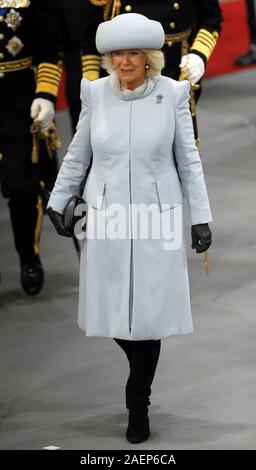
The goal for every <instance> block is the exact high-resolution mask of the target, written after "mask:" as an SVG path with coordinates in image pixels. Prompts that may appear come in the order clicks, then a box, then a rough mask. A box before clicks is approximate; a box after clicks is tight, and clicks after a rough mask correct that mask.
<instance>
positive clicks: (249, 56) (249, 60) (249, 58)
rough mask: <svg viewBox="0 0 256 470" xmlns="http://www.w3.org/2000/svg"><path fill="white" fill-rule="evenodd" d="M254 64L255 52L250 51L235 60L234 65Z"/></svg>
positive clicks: (255, 62)
mask: <svg viewBox="0 0 256 470" xmlns="http://www.w3.org/2000/svg"><path fill="white" fill-rule="evenodd" d="M252 64H256V50H255V51H254V50H252V49H250V50H249V51H248V52H246V53H245V54H243V55H241V56H240V57H238V58H237V59H236V60H235V65H240V66H241V65H252Z"/></svg>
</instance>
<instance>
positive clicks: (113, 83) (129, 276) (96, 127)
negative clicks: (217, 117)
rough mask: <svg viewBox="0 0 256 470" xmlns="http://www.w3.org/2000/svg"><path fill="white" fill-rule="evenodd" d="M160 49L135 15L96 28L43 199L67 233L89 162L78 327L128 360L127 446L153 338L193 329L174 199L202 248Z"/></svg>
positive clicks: (141, 411) (185, 136)
mask: <svg viewBox="0 0 256 470" xmlns="http://www.w3.org/2000/svg"><path fill="white" fill-rule="evenodd" d="M163 44H164V32H163V29H162V26H161V25H160V23H158V22H156V21H152V20H149V19H147V18H146V17H144V16H142V15H138V14H132V13H129V14H124V15H119V16H117V17H116V18H114V19H113V20H111V21H108V22H105V23H102V24H101V25H100V26H99V28H98V31H97V35H96V45H97V48H98V50H99V52H100V53H103V54H105V59H104V60H105V66H106V68H107V70H108V72H109V73H110V75H109V76H108V77H106V78H102V79H100V80H96V81H94V82H89V81H87V80H85V79H84V80H82V84H81V99H82V112H81V115H80V119H79V123H78V127H77V132H76V134H75V136H74V138H73V141H72V143H71V145H70V147H69V149H68V153H67V155H66V156H65V158H64V160H63V163H62V166H61V169H60V172H59V175H58V178H57V181H56V183H55V187H54V189H53V191H52V194H51V197H50V200H49V203H48V214H49V216H50V218H51V220H52V222H53V223H54V225H55V227H56V229H57V231H58V233H59V234H62V235H67V236H70V231H68V230H67V229H66V227H65V223H64V217H63V212H64V209H65V207H66V205H67V203H68V201H69V200H70V197H72V196H74V195H75V194H78V192H79V188H80V184H81V181H82V180H83V177H84V175H85V172H86V169H87V168H88V166H89V164H90V161H91V158H92V167H91V170H90V173H89V175H88V178H87V181H86V185H85V189H84V192H83V199H84V200H85V202H86V203H87V214H86V233H84V235H85V237H84V240H83V242H82V243H83V246H82V254H81V261H80V286H79V312H78V324H79V327H80V328H81V329H82V330H84V331H85V333H86V335H87V336H105V337H111V338H114V339H115V341H116V342H117V343H118V344H119V345H120V346H121V347H122V348H123V350H124V351H125V353H126V355H127V357H128V359H129V364H130V376H129V379H128V382H127V385H126V406H127V408H128V410H129V425H128V428H127V431H126V437H127V439H128V440H129V441H130V442H142V441H143V440H145V439H147V438H148V436H149V433H150V430H149V420H148V415H147V412H148V405H149V404H150V400H149V396H150V393H151V384H152V381H153V377H154V374H155V369H156V366H157V362H158V358H159V354H160V343H161V338H165V337H168V336H172V335H177V334H184V333H190V332H192V331H193V325H192V319H191V309H190V295H189V282H188V271H187V257H186V246H185V237H184V227H183V222H182V207H183V197H184V195H185V197H186V199H187V202H188V206H189V212H190V219H191V225H192V247H193V248H195V249H196V251H197V252H203V251H205V250H207V249H208V248H209V246H210V244H211V232H210V229H209V227H208V222H210V221H211V220H212V217H211V211H210V207H209V201H208V196H207V190H206V186H205V181H204V175H203V169H202V164H201V160H200V157H199V154H198V151H197V148H196V146H195V142H194V134H193V127H192V120H191V115H190V111H189V89H190V85H189V82H187V81H184V82H181V83H179V82H176V81H174V80H172V79H170V78H168V77H164V76H162V75H161V69H162V68H163V66H164V58H163V54H162V52H161V51H160V49H161V47H162V46H163ZM79 227H80V228H81V225H79V224H78V226H77V227H76V229H75V230H76V232H75V233H77V231H78V228H79ZM82 233H83V232H82ZM80 236H81V233H80ZM80 238H81V237H80Z"/></svg>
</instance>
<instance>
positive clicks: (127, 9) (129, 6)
mask: <svg viewBox="0 0 256 470" xmlns="http://www.w3.org/2000/svg"><path fill="white" fill-rule="evenodd" d="M124 9H125V11H127V13H130V11H132V7H131V5H125V7H124Z"/></svg>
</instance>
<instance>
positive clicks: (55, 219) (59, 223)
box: [46, 207, 73, 237]
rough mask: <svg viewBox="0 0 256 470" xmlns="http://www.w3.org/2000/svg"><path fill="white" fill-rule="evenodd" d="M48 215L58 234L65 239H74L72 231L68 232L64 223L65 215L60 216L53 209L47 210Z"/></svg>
mask: <svg viewBox="0 0 256 470" xmlns="http://www.w3.org/2000/svg"><path fill="white" fill-rule="evenodd" d="M46 213H47V215H49V217H50V220H51V222H52V223H53V225H54V227H55V229H56V232H57V233H58V234H59V235H62V236H63V237H72V236H73V233H72V232H71V231H70V230H67V229H66V228H65V225H64V221H63V214H60V213H59V212H57V211H54V210H53V209H52V208H51V207H49V208H48V209H46Z"/></svg>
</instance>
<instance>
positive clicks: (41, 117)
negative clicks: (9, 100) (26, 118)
mask: <svg viewBox="0 0 256 470" xmlns="http://www.w3.org/2000/svg"><path fill="white" fill-rule="evenodd" d="M30 116H31V117H32V119H35V118H36V120H37V121H38V122H39V124H40V128H41V131H46V130H47V129H48V128H49V127H50V125H51V123H52V121H53V119H54V116H55V110H54V105H53V103H52V102H51V101H50V100H46V99H45V98H35V99H34V101H33V103H32V105H31V110H30Z"/></svg>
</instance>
